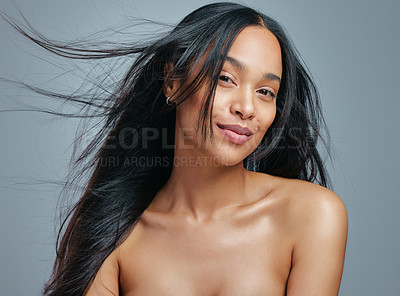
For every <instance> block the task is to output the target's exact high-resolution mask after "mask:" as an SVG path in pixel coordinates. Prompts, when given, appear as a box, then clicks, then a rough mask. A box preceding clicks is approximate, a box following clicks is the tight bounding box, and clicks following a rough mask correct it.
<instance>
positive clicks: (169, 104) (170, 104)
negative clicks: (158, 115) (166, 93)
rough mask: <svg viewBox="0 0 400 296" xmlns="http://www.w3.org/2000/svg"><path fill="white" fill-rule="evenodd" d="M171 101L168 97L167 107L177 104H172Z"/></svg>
mask: <svg viewBox="0 0 400 296" xmlns="http://www.w3.org/2000/svg"><path fill="white" fill-rule="evenodd" d="M170 99H171V97H168V98H167V100H166V102H167V105H168V106H172V105H175V104H176V103H175V102H171V101H170Z"/></svg>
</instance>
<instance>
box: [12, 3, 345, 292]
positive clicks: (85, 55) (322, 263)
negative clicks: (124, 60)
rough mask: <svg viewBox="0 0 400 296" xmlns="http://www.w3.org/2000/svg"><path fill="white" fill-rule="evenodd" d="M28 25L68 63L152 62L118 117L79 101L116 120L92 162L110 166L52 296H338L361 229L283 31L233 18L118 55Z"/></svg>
mask: <svg viewBox="0 0 400 296" xmlns="http://www.w3.org/2000/svg"><path fill="white" fill-rule="evenodd" d="M13 25H14V26H15V27H16V28H17V29H18V30H20V31H21V32H22V33H23V34H25V35H26V36H28V37H29V38H31V39H32V40H33V41H35V42H36V43H37V44H39V45H41V46H42V47H44V48H46V49H48V50H50V51H52V52H55V53H57V54H59V55H62V56H66V57H70V58H82V59H99V58H110V57H119V56H124V55H127V56H128V55H129V56H131V55H134V56H135V57H136V59H135V62H134V63H133V65H132V66H131V68H130V69H129V71H128V73H127V74H126V76H125V77H124V79H123V80H122V81H121V83H120V84H119V85H118V87H117V88H116V90H115V92H113V93H112V94H111V95H110V96H109V97H108V98H107V101H105V102H104V103H103V104H99V103H98V101H96V98H94V99H92V100H91V101H83V100H82V99H80V98H77V97H73V96H70V97H63V98H66V99H67V100H69V101H71V102H77V103H82V104H86V105H87V106H89V107H95V108H98V109H97V110H100V111H101V112H100V113H98V114H97V115H101V116H104V118H105V119H106V121H105V125H104V127H103V129H102V130H101V132H100V133H99V135H98V136H97V137H96V138H95V139H94V140H93V142H92V143H91V144H90V145H89V147H88V148H87V149H86V150H85V151H84V152H83V154H82V155H81V157H80V158H79V159H78V161H77V163H79V162H83V161H87V158H88V156H89V155H90V153H93V152H94V153H95V155H94V157H93V159H92V161H91V162H89V166H88V167H86V169H90V168H93V171H92V175H91V178H90V181H89V183H88V185H87V187H86V189H85V192H84V194H83V196H82V197H81V198H80V200H79V202H78V203H77V204H76V205H75V207H74V208H73V209H72V211H71V212H70V213H69V216H68V218H67V219H66V220H65V221H66V222H65V223H66V225H67V226H66V229H65V231H64V230H61V231H60V235H61V236H62V238H61V241H60V243H59V247H58V252H57V258H56V262H55V266H54V272H53V275H52V278H51V279H50V281H49V283H48V284H47V285H46V287H45V290H44V293H45V294H46V295H82V294H85V295H88V296H91V295H132V296H133V295H229V296H232V295H337V294H338V290H339V285H340V280H341V274H342V269H343V261H344V254H345V246H346V237H347V214H346V210H345V207H344V205H343V203H342V202H341V201H340V199H339V198H338V197H337V195H335V194H334V193H333V192H332V191H330V190H329V189H327V188H326V187H327V186H328V177H327V174H326V171H325V168H324V164H323V162H322V160H321V157H320V153H319V151H318V150H317V146H316V144H317V139H318V138H319V137H320V133H319V130H320V123H321V122H322V123H323V120H322V117H321V114H320V106H319V98H318V93H317V91H316V89H315V86H314V84H313V82H312V80H311V79H310V76H309V75H308V74H307V71H306V70H305V67H304V66H303V65H302V63H301V60H300V58H299V56H298V55H297V53H296V51H295V49H294V47H293V46H292V45H291V43H290V40H289V38H288V37H287V36H286V34H285V32H284V30H283V29H282V28H281V27H280V25H279V24H277V23H276V22H275V21H274V20H272V19H271V18H269V17H267V16H265V15H263V14H261V13H259V12H257V11H254V10H252V9H250V8H248V7H245V6H242V5H239V4H233V3H217V4H211V5H207V6H204V7H202V8H200V9H198V10H196V11H194V12H192V13H191V14H189V15H188V16H187V17H185V18H184V19H183V20H182V21H181V22H180V23H179V24H178V25H177V26H176V27H175V28H174V29H173V30H172V31H171V32H170V33H169V34H167V35H165V36H163V37H161V38H159V39H158V40H156V41H155V42H153V43H151V44H148V45H146V46H138V45H137V44H136V45H134V46H124V47H121V48H118V49H113V50H87V49H86V50H82V49H79V48H73V47H71V46H66V45H57V44H54V43H52V42H50V41H48V40H46V39H45V38H42V37H41V36H40V35H36V37H35V36H34V35H32V34H29V33H27V32H26V31H23V30H22V29H21V28H20V27H18V26H17V25H16V24H15V23H14V24H13ZM47 94H49V95H54V94H50V93H47ZM56 96H58V95H56ZM58 97H59V96H58ZM110 102H111V103H110ZM314 183H319V184H314Z"/></svg>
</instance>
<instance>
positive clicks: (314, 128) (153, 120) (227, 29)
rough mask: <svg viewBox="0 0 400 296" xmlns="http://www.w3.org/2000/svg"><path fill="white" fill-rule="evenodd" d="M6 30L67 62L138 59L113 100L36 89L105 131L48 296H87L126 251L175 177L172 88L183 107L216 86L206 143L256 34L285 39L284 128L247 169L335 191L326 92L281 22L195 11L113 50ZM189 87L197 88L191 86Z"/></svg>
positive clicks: (92, 151)
mask: <svg viewBox="0 0 400 296" xmlns="http://www.w3.org/2000/svg"><path fill="white" fill-rule="evenodd" d="M6 20H7V21H8V22H9V23H10V24H11V25H12V26H13V27H14V28H15V29H17V30H18V31H19V32H20V33H22V34H23V35H24V36H26V37H28V38H29V39H31V40H32V41H33V42H35V43H36V44H38V45H39V46H41V47H43V48H45V49H46V50H48V51H50V52H53V53H55V54H57V55H60V56H63V57H67V58H72V59H108V58H116V57H122V56H126V57H134V59H133V63H132V65H131V66H130V68H129V69H128V71H127V73H126V74H125V76H124V77H123V78H122V79H121V80H120V82H119V83H118V84H117V85H116V86H115V87H114V89H113V90H112V92H109V95H108V96H107V97H106V98H105V99H100V98H99V97H97V96H92V97H87V96H86V97H83V96H78V95H61V94H58V93H52V92H49V91H45V90H42V89H38V88H36V87H33V86H28V87H29V88H30V89H32V90H33V91H36V92H39V93H42V94H44V95H47V96H52V97H55V98H61V99H63V100H65V101H67V102H70V103H74V104H75V103H76V104H80V105H82V106H84V108H86V107H87V108H89V109H90V110H96V111H95V112H92V113H91V115H89V112H88V113H86V117H90V116H97V117H100V118H102V120H103V121H102V122H103V126H102V128H101V129H100V131H99V132H98V133H97V134H96V136H95V137H94V138H93V140H92V141H91V142H90V144H89V145H87V146H86V147H85V149H84V150H83V151H82V153H81V154H79V155H78V156H77V157H75V159H74V160H73V165H74V167H78V166H81V174H77V175H75V177H71V181H70V182H69V183H68V184H69V185H71V184H74V182H73V179H74V178H75V179H74V180H76V179H77V178H79V177H80V176H82V172H84V171H85V172H90V178H89V181H88V182H87V184H86V186H85V189H84V192H83V194H82V196H81V197H80V199H79V201H78V202H77V203H76V204H75V205H74V206H73V207H72V208H71V209H70V210H69V211H68V213H67V215H66V218H65V220H64V222H63V224H62V227H61V229H60V232H59V236H58V247H57V257H56V261H55V265H54V270H53V274H52V277H51V279H50V280H49V282H48V283H47V284H46V286H45V288H44V294H45V295H78V294H82V293H84V291H85V288H86V287H87V286H88V285H89V283H90V281H91V280H92V279H93V277H94V276H95V274H96V272H97V270H98V269H99V267H100V266H101V264H102V263H103V261H104V260H105V259H106V258H107V256H108V255H109V254H110V253H111V252H112V251H113V250H114V249H115V248H116V247H117V246H118V245H119V244H121V243H122V242H123V240H124V238H125V237H126V235H127V234H128V233H129V231H130V230H131V229H132V227H134V225H135V223H136V222H137V221H138V219H140V216H141V214H142V213H143V211H144V210H145V209H146V207H147V206H148V205H149V204H150V203H151V201H152V200H153V198H154V196H155V195H156V193H157V192H158V191H159V190H160V189H161V187H162V186H163V185H164V184H165V183H166V182H167V180H168V178H169V177H170V174H171V171H172V168H173V156H174V148H173V145H172V144H173V143H174V136H175V134H174V133H175V108H176V106H169V105H167V104H166V102H165V100H166V98H165V95H164V92H163V87H164V83H165V81H166V80H168V79H176V78H179V79H182V80H183V81H184V82H185V83H183V84H181V87H180V89H179V90H178V91H177V92H176V94H175V95H174V100H175V101H178V102H179V103H180V104H181V103H182V102H184V101H185V100H186V99H187V98H190V97H191V95H192V94H193V93H195V92H196V91H197V90H198V89H199V88H200V87H202V86H203V85H205V84H207V85H208V92H207V95H206V97H205V98H204V100H203V105H202V112H201V113H200V114H199V118H198V125H199V126H202V127H203V132H204V135H206V134H207V132H208V131H207V129H205V128H204V127H205V126H206V123H207V120H210V121H211V113H212V104H213V99H214V94H215V90H216V87H217V84H218V79H219V75H220V72H221V70H222V66H223V63H224V61H225V58H226V56H227V53H228V51H229V49H230V47H231V45H232V43H233V42H234V40H235V38H236V37H237V35H238V34H239V33H240V32H241V31H242V30H243V29H244V28H245V27H247V26H260V27H264V28H266V29H268V30H269V31H271V32H272V33H273V34H274V35H275V36H276V38H277V39H278V41H279V44H280V47H281V53H282V66H283V74H282V81H281V86H280V90H279V93H278V98H277V101H276V102H277V113H276V117H275V120H274V122H273V123H272V125H271V127H270V128H269V130H268V131H267V133H266V135H265V136H264V138H263V139H262V141H261V143H260V145H259V146H258V147H257V149H256V150H255V151H254V152H253V153H252V154H250V155H249V156H248V157H247V158H246V159H245V160H244V166H245V167H246V168H247V169H248V170H252V171H257V172H263V173H268V174H272V175H277V176H282V177H287V178H296V179H302V180H307V181H310V182H315V183H319V184H321V185H323V186H326V187H328V186H329V178H328V175H327V173H326V169H325V167H324V161H323V160H322V157H321V154H320V152H319V150H318V149H317V140H318V139H319V138H322V137H321V132H320V131H321V128H324V127H325V123H324V120H323V117H322V115H321V107H320V99H319V95H318V92H317V89H316V87H315V84H314V83H313V81H312V79H311V77H310V75H309V73H308V71H307V68H306V67H305V65H304V63H303V62H302V60H301V58H300V56H299V54H298V53H297V51H296V50H295V48H294V46H293V45H292V42H291V41H290V38H289V37H288V35H287V34H286V32H285V30H284V29H283V28H282V27H281V26H280V25H279V24H278V23H277V22H276V21H275V20H273V19H272V18H270V17H268V16H265V15H264V14H262V13H260V12H257V11H255V10H253V9H251V8H248V7H246V6H243V5H240V4H235V3H215V4H210V5H206V6H203V7H201V8H199V9H197V10H195V11H193V12H192V13H190V14H189V15H188V16H186V17H185V18H184V19H183V20H182V21H181V22H180V23H179V24H178V25H177V26H175V27H174V28H173V29H172V30H171V31H170V32H168V33H166V34H164V35H163V36H161V37H159V38H157V40H155V41H154V40H153V42H149V43H147V44H146V43H144V42H136V43H134V44H123V45H121V46H120V47H118V48H105V49H101V48H100V49H99V48H93V49H90V48H87V47H78V46H74V44H65V43H57V42H54V41H50V40H48V39H46V38H45V37H44V36H42V35H41V34H40V33H38V32H37V31H35V30H34V29H33V28H32V27H31V26H29V25H28V26H27V27H23V26H21V25H19V24H18V23H17V22H15V21H13V20H12V19H10V18H7V19H6ZM171 65H172V66H171ZM194 65H200V70H199V71H196V73H194V75H193V73H192V71H193V68H194ZM166 69H168V71H166ZM188 77H193V78H191V79H190V81H189V79H188ZM25 86H26V85H25ZM100 87H101V86H100ZM108 91H109V90H108ZM210 107H211V108H210ZM208 110H210V111H208ZM83 117H85V116H83ZM210 126H211V125H210ZM144 131H146V132H144ZM149 131H150V132H151V133H152V134H151V137H149V134H148V132H149ZM210 132H211V134H212V130H211V131H210ZM149 139H151V140H149ZM127 143H129V145H128V144H127ZM143 143H145V145H143ZM110 159H113V162H112V163H111V162H109V161H108V160H110Z"/></svg>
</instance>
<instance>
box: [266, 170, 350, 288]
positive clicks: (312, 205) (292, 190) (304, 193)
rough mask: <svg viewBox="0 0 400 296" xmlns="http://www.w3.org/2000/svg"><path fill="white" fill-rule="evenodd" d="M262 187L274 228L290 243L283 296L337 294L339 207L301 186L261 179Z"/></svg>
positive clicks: (341, 246) (342, 228)
mask: <svg viewBox="0 0 400 296" xmlns="http://www.w3.org/2000/svg"><path fill="white" fill-rule="evenodd" d="M263 183H264V184H266V185H265V186H269V190H268V192H269V193H268V195H267V196H266V197H265V204H269V205H271V204H272V205H273V206H270V207H269V209H270V210H271V209H273V211H272V212H273V215H274V217H275V220H274V221H277V223H275V225H276V227H277V228H278V229H279V230H280V233H284V235H285V236H286V237H287V238H288V240H289V241H290V244H291V250H292V252H291V254H292V258H291V271H290V275H289V278H288V283H287V295H337V293H338V291H339V286H340V281H341V275H342V271H343V264H344V257H345V250H346V243H347V227H348V222H347V211H346V208H345V206H344V203H343V202H342V200H341V199H340V198H339V196H337V194H336V193H334V192H333V191H331V190H329V189H327V188H325V187H323V186H320V185H316V184H313V183H310V182H306V181H301V180H294V179H286V178H281V177H274V176H270V175H266V176H265V177H264V181H263ZM266 208H267V207H266ZM270 212H271V211H270ZM265 213H267V212H265Z"/></svg>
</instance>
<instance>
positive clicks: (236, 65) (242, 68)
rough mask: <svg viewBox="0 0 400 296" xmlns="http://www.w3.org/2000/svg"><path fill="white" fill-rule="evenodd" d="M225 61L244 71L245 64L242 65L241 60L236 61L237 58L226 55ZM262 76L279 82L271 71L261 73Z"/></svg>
mask: <svg viewBox="0 0 400 296" xmlns="http://www.w3.org/2000/svg"><path fill="white" fill-rule="evenodd" d="M226 61H228V62H229V63H231V64H232V65H233V66H234V67H236V68H237V69H238V70H240V71H246V65H244V64H243V63H242V62H240V61H238V60H237V59H235V58H233V57H230V56H227V57H226ZM263 77H264V78H265V79H268V80H276V81H278V82H279V83H281V78H280V77H279V76H277V75H275V74H273V73H265V74H264V75H263Z"/></svg>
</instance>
